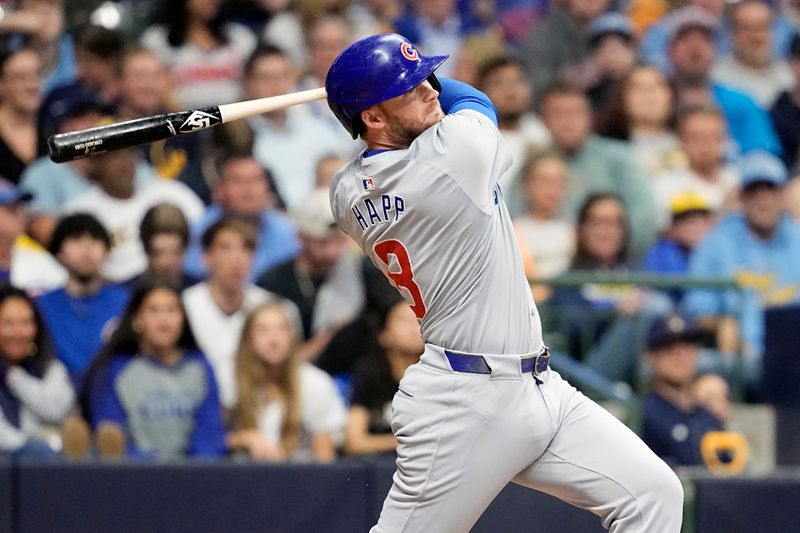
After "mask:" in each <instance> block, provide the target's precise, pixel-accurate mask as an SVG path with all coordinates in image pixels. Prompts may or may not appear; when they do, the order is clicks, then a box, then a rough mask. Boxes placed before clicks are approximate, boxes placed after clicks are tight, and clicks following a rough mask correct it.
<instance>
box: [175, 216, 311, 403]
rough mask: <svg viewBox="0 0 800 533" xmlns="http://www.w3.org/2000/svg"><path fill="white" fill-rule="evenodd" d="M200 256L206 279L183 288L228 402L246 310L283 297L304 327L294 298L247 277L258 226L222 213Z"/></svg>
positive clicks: (194, 325)
mask: <svg viewBox="0 0 800 533" xmlns="http://www.w3.org/2000/svg"><path fill="white" fill-rule="evenodd" d="M202 246H203V257H202V260H203V262H204V263H205V266H206V268H208V279H207V280H206V281H204V282H202V283H198V284H196V285H193V286H192V287H189V288H188V289H186V290H185V291H183V303H184V305H185V307H186V310H187V316H188V320H189V323H190V324H191V326H192V330H193V331H194V333H195V336H196V338H197V343H198V345H199V346H200V348H201V349H202V351H203V353H204V354H205V355H206V357H207V358H208V360H209V362H210V363H211V366H213V367H214V373H215V376H216V378H217V383H218V384H219V392H220V400H221V402H222V405H223V406H224V407H226V408H232V407H233V405H234V403H235V402H236V378H235V371H234V367H235V363H234V360H235V357H236V345H237V343H238V342H239V337H240V336H241V333H242V327H243V326H244V322H245V319H246V318H247V315H249V314H250V312H252V311H253V310H254V309H255V308H256V307H258V306H259V305H261V304H264V303H270V302H276V301H278V302H281V304H282V305H284V306H286V308H287V312H288V313H289V314H290V316H291V317H292V318H293V320H294V322H293V323H294V324H296V325H297V329H298V330H299V329H300V327H301V326H300V317H299V313H298V311H297V308H296V307H295V306H294V304H292V303H291V302H288V301H284V300H283V299H282V298H279V297H278V296H277V295H275V294H272V293H270V292H267V291H265V290H264V289H262V288H260V287H257V286H255V285H253V284H252V283H249V282H248V281H247V276H248V273H249V272H250V270H251V268H252V263H253V253H254V251H255V247H256V232H255V231H254V230H253V227H252V226H251V225H250V224H248V223H247V222H245V221H242V220H240V219H237V218H232V217H224V218H221V219H220V220H218V221H216V222H214V223H213V224H212V225H211V226H210V227H209V228H208V229H206V231H205V232H204V233H203V238H202Z"/></svg>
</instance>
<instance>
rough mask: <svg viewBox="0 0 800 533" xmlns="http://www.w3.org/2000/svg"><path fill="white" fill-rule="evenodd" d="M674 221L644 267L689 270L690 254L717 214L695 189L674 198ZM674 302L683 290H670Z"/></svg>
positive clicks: (668, 271)
mask: <svg viewBox="0 0 800 533" xmlns="http://www.w3.org/2000/svg"><path fill="white" fill-rule="evenodd" d="M670 211H671V213H672V223H671V224H670V226H669V227H668V228H667V229H666V230H665V231H664V234H663V235H662V236H661V237H660V238H659V239H658V241H656V242H655V243H653V245H652V246H651V247H650V248H649V249H648V250H647V252H646V253H645V256H644V259H643V260H642V265H641V268H642V270H644V271H647V272H656V273H659V274H688V273H689V258H690V256H691V253H692V250H694V249H695V248H696V247H697V245H698V244H699V243H700V241H702V240H703V238H704V237H705V236H706V235H708V233H709V232H710V231H711V230H712V229H713V228H714V222H715V221H716V219H715V218H714V214H713V213H712V212H711V208H710V207H709V205H708V202H707V201H706V200H705V198H703V196H702V195H700V194H697V193H692V192H685V193H680V194H677V195H676V196H675V197H673V198H672V202H671V206H670ZM671 296H672V299H673V301H675V303H678V302H679V301H680V299H681V298H682V296H683V291H680V290H676V291H672V292H671Z"/></svg>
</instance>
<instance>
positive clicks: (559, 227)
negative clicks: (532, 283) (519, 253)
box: [514, 152, 575, 279]
mask: <svg viewBox="0 0 800 533" xmlns="http://www.w3.org/2000/svg"><path fill="white" fill-rule="evenodd" d="M522 175H523V180H524V181H523V187H524V188H523V191H524V194H525V199H526V201H527V207H528V209H527V211H526V212H525V214H524V215H523V216H521V217H517V218H515V219H514V227H515V229H516V232H517V238H518V239H519V240H520V241H522V242H523V243H524V247H525V249H526V250H527V251H528V252H529V254H530V263H531V264H533V265H535V268H536V275H537V277H540V278H544V279H547V278H552V277H555V276H558V275H559V274H563V273H564V272H566V270H567V269H568V268H569V265H570V262H571V261H572V255H573V253H574V248H575V227H574V225H573V224H572V223H571V222H570V221H568V220H565V219H564V218H562V217H561V216H560V215H559V213H560V209H561V203H562V202H563V200H564V194H565V193H566V189H567V183H568V181H569V179H570V178H569V169H568V168H567V164H566V163H565V162H564V159H562V158H561V156H560V155H558V153H556V152H540V153H535V154H532V155H531V156H529V158H528V161H526V163H525V165H524V166H523V168H522ZM523 260H524V258H523ZM528 275H529V277H533V272H528Z"/></svg>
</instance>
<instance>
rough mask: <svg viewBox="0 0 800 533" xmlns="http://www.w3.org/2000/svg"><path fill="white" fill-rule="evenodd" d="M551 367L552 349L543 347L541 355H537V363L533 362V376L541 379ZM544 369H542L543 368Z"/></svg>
mask: <svg viewBox="0 0 800 533" xmlns="http://www.w3.org/2000/svg"><path fill="white" fill-rule="evenodd" d="M549 365H550V349H549V348H548V347H547V346H544V347H542V349H541V350H540V351H539V353H537V354H536V357H535V361H534V362H533V375H534V376H536V377H539V376H541V375H542V373H543V372H544V371H545V370H547V367H548V366H549ZM542 366H543V368H540V367H542Z"/></svg>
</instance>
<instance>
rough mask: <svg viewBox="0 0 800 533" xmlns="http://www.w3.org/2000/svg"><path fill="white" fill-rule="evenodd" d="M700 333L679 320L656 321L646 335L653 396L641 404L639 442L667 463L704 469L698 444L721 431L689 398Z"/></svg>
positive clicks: (677, 317) (678, 317) (667, 318)
mask: <svg viewBox="0 0 800 533" xmlns="http://www.w3.org/2000/svg"><path fill="white" fill-rule="evenodd" d="M701 337H702V331H701V329H700V328H699V327H698V325H697V324H695V323H694V322H692V321H691V320H689V319H687V318H686V317H683V316H680V315H667V316H663V317H660V318H658V319H657V320H656V321H655V322H654V323H653V325H652V326H651V328H650V331H649V332H648V335H647V362H648V363H649V364H650V366H651V367H652V369H653V378H652V380H651V388H652V392H650V393H648V394H647V395H646V396H645V398H644V400H643V401H642V440H644V442H645V443H646V444H647V445H648V446H650V449H651V450H653V451H654V452H655V453H656V455H658V456H659V457H661V458H662V459H664V460H665V461H666V462H667V463H668V464H671V465H673V466H675V465H699V464H702V462H703V460H702V456H701V454H700V441H701V439H702V438H703V435H704V434H705V433H707V432H709V431H718V430H721V429H722V423H721V421H719V420H717V418H716V417H714V415H712V414H711V413H710V412H709V411H708V410H706V409H705V408H704V407H701V406H700V405H699V404H698V403H697V402H696V400H695V398H694V397H693V392H692V384H693V383H694V380H695V377H696V375H697V359H698V349H699V342H700V339H701Z"/></svg>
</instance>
